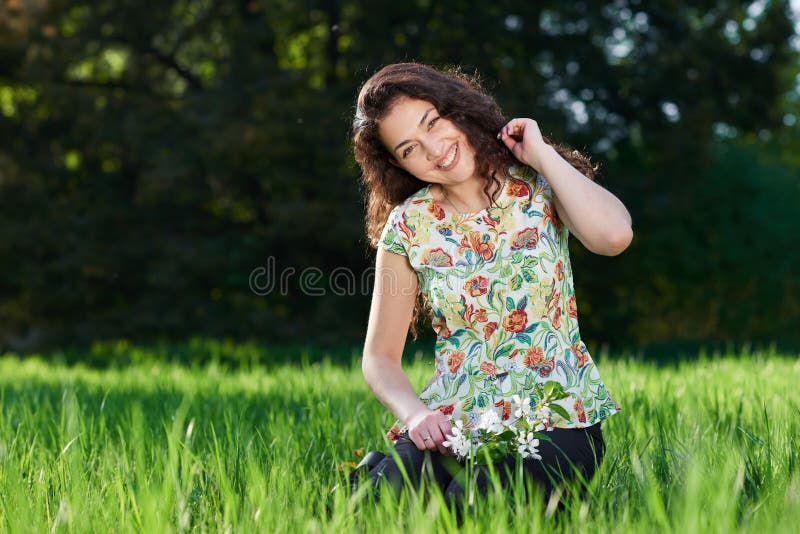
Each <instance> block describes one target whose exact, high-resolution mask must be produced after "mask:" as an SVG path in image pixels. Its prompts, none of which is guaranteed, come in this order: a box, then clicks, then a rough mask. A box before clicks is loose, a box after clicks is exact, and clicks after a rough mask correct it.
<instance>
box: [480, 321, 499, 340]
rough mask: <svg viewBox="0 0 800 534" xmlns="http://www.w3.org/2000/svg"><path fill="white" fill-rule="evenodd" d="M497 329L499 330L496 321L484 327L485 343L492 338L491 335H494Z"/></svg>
mask: <svg viewBox="0 0 800 534" xmlns="http://www.w3.org/2000/svg"><path fill="white" fill-rule="evenodd" d="M495 328H497V323H496V322H495V321H492V322H491V323H487V324H486V326H484V327H483V339H484V341H486V340H488V339H489V338H490V337H491V335H492V334H493V333H494V330H495Z"/></svg>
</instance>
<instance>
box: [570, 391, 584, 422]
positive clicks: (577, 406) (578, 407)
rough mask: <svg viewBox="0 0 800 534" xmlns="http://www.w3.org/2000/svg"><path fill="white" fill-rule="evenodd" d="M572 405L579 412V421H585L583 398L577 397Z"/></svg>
mask: <svg viewBox="0 0 800 534" xmlns="http://www.w3.org/2000/svg"><path fill="white" fill-rule="evenodd" d="M572 407H573V408H574V409H575V413H577V414H578V421H580V422H581V423H585V422H586V410H584V408H583V400H582V399H581V398H580V397H578V398H577V399H575V404H573V405H572Z"/></svg>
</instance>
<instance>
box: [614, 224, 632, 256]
mask: <svg viewBox="0 0 800 534" xmlns="http://www.w3.org/2000/svg"><path fill="white" fill-rule="evenodd" d="M632 241H633V228H632V227H630V226H627V227H625V229H624V230H622V231H620V232H617V233H615V234H614V235H613V236H612V237H611V238H610V239H609V240H608V243H609V251H608V252H609V253H608V255H609V256H618V255H620V254H622V253H623V252H624V251H625V249H627V248H628V247H629V246H630V244H631V242H632Z"/></svg>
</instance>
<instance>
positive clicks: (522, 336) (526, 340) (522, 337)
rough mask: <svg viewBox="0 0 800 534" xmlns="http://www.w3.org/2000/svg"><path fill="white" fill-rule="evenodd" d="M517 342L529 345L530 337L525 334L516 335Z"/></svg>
mask: <svg viewBox="0 0 800 534" xmlns="http://www.w3.org/2000/svg"><path fill="white" fill-rule="evenodd" d="M517 341H519V342H521V343H525V344H526V345H530V344H531V336H529V335H527V334H517Z"/></svg>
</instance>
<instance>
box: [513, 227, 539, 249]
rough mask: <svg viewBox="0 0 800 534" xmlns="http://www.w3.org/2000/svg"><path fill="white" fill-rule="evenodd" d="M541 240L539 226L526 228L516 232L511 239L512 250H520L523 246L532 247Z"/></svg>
mask: <svg viewBox="0 0 800 534" xmlns="http://www.w3.org/2000/svg"><path fill="white" fill-rule="evenodd" d="M538 242H539V229H538V228H525V229H524V230H520V231H519V232H517V233H516V234H514V239H512V240H511V250H519V249H521V248H527V249H531V248H533V247H535V246H536V243H538Z"/></svg>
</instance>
